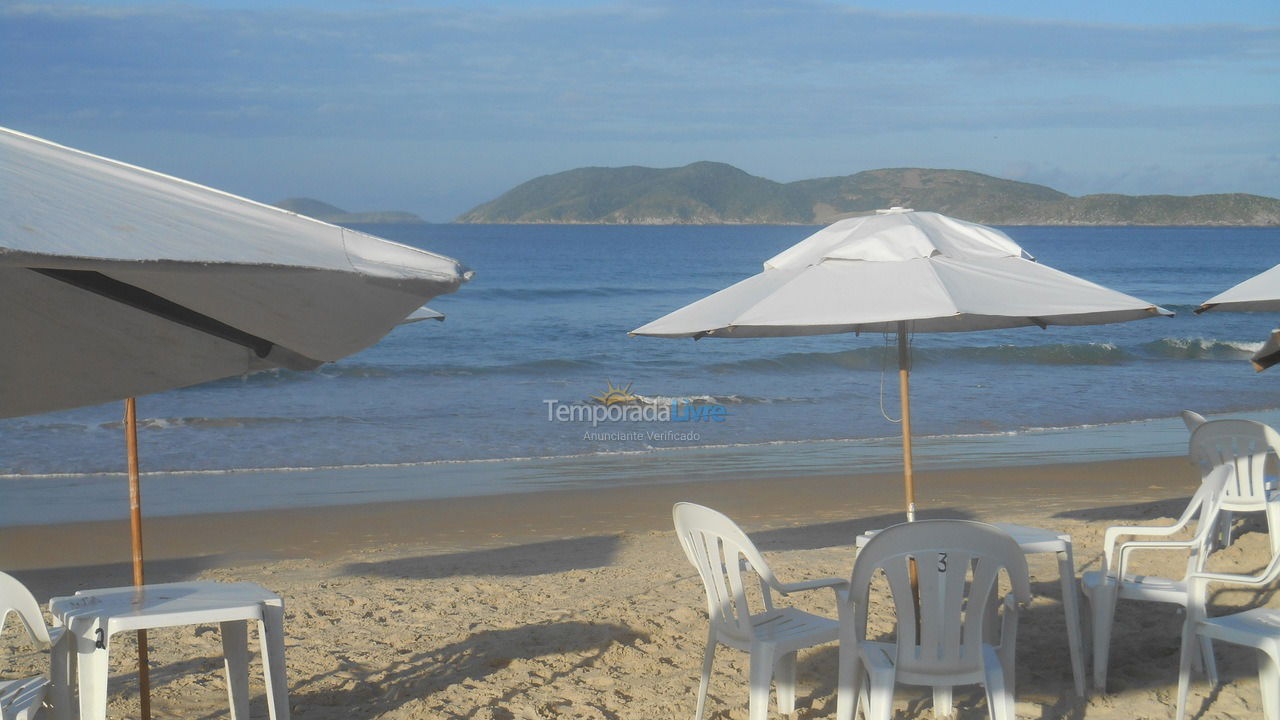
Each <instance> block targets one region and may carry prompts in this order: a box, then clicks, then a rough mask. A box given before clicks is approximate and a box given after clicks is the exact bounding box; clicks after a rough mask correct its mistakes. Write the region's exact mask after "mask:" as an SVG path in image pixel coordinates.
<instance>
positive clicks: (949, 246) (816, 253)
mask: <svg viewBox="0 0 1280 720" xmlns="http://www.w3.org/2000/svg"><path fill="white" fill-rule="evenodd" d="M1157 315H1166V316H1172V315H1173V313H1171V312H1169V311H1168V310H1165V309H1163V308H1160V307H1157V306H1155V305H1153V304H1151V303H1149V302H1146V301H1143V300H1139V299H1138V298H1135V297H1131V296H1129V295H1125V294H1123V293H1119V292H1116V291H1114V290H1110V289H1107V288H1105V287H1102V286H1101V285H1097V284H1095V283H1091V282H1089V281H1087V280H1082V279H1081V278H1078V277H1075V276H1073V275H1069V274H1067V273H1064V272H1060V271H1058V270H1054V269H1053V268H1050V267H1046V266H1044V265H1041V264H1039V263H1037V262H1035V258H1033V257H1031V256H1030V255H1029V254H1027V252H1026V251H1024V250H1023V249H1022V248H1020V247H1019V246H1018V245H1017V244H1016V243H1015V242H1013V240H1012V239H1010V238H1009V236H1007V235H1005V234H1004V233H1002V232H1000V231H999V230H995V229H993V228H990V227H986V226H984V225H978V224H976V223H970V222H965V221H963V220H957V219H955V218H951V217H947V216H945V215H939V214H937V213H931V212H915V211H912V210H907V209H903V208H893V209H891V210H887V211H879V213H878V214H876V215H872V216H867V217H858V218H850V219H847V220H841V221H840V222H837V223H835V224H833V225H831V226H829V227H826V228H824V229H822V230H820V231H818V232H816V233H814V234H813V235H811V236H809V237H808V238H806V239H805V240H803V241H801V242H800V243H798V244H797V245H795V246H793V247H791V248H789V249H787V250H785V251H783V252H781V253H779V254H778V255H776V256H775V257H773V258H772V259H770V260H768V261H767V262H765V264H764V271H763V272H761V273H759V274H757V275H753V276H752V277H749V278H747V279H746V280H743V281H741V282H739V283H737V284H735V285H732V286H730V287H728V288H725V289H724V290H721V291H720V292H717V293H715V294H713V295H710V296H708V297H705V298H703V299H701V300H698V301H697V302H694V303H692V304H690V305H687V306H685V307H683V308H680V309H679V310H676V311H675V312H673V313H671V314H669V315H666V316H664V317H661V318H659V319H657V320H654V321H653V322H651V323H649V324H647V325H644V326H642V327H639V328H636V329H635V330H632V331H631V334H633V335H652V336H655V337H672V338H682V337H684V338H687V337H691V338H694V339H697V338H702V337H730V338H745V337H779V336H789V335H820V334H826V333H844V332H853V333H861V332H876V333H880V332H895V333H897V335H898V348H899V355H898V359H899V370H900V389H901V392H902V416H903V419H902V425H903V428H902V430H903V463H904V474H905V479H906V485H907V489H906V493H907V513H908V518H914V515H915V512H914V510H915V492H914V485H913V481H912V469H911V425H910V406H909V392H908V391H909V385H908V376H909V354H908V350H907V339H908V337H909V336H910V335H911V334H912V333H917V332H964V331H971V330H993V329H997V328H1010V327H1019V326H1024V325H1037V326H1039V327H1042V328H1043V327H1047V326H1049V325H1096V324H1102V323H1113V322H1124V321H1127V320H1140V319H1143V318H1148V317H1155V316H1157Z"/></svg>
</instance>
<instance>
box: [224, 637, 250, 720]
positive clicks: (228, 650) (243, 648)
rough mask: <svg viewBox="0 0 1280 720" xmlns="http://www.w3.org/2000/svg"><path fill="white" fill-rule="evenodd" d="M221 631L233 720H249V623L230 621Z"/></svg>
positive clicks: (228, 696)
mask: <svg viewBox="0 0 1280 720" xmlns="http://www.w3.org/2000/svg"><path fill="white" fill-rule="evenodd" d="M220 630H221V634H222V665H223V668H225V669H226V672H227V699H228V700H229V701H230V704H231V720H249V623H247V622H245V621H244V620H230V621H228V622H224V623H222V624H221V625H220Z"/></svg>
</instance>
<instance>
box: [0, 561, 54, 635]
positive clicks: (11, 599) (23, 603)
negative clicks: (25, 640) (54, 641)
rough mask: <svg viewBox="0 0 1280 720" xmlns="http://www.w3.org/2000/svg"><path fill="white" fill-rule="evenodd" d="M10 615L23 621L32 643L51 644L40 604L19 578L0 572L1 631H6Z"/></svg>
mask: <svg viewBox="0 0 1280 720" xmlns="http://www.w3.org/2000/svg"><path fill="white" fill-rule="evenodd" d="M10 613H15V614H17V616H18V618H19V619H21V620H22V624H23V626H25V627H26V628H27V635H29V636H30V637H31V640H32V641H34V642H36V643H39V644H41V645H48V644H49V628H48V627H46V626H45V624H44V615H41V614H40V604H39V603H37V602H36V599H35V597H34V596H32V594H31V592H30V591H29V590H27V586H25V585H23V584H22V583H20V582H18V580H17V578H15V577H13V576H12V575H8V574H6V573H2V572H0V630H4V626H5V623H6V622H8V620H9V614H10Z"/></svg>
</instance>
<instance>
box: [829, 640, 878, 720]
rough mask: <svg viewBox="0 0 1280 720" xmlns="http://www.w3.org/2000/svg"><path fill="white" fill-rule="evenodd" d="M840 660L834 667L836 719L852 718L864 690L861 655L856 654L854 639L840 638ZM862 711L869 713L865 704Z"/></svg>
mask: <svg viewBox="0 0 1280 720" xmlns="http://www.w3.org/2000/svg"><path fill="white" fill-rule="evenodd" d="M839 656H840V662H839V664H838V665H837V669H836V720H853V719H854V717H856V716H857V714H858V706H859V705H860V704H862V696H863V694H864V693H865V692H866V689H865V687H864V686H865V683H863V681H862V676H863V673H864V672H865V671H864V670H863V669H862V657H861V656H860V655H858V644H857V641H855V640H850V639H847V638H845V637H843V636H842V637H841V638H840V648H839ZM862 709H863V712H865V713H870V709H869V708H868V706H867V705H862Z"/></svg>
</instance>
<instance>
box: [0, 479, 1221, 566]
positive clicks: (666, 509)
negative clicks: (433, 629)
mask: <svg viewBox="0 0 1280 720" xmlns="http://www.w3.org/2000/svg"><path fill="white" fill-rule="evenodd" d="M916 479H917V488H918V503H919V504H920V506H921V515H922V516H924V517H935V516H943V517H945V516H951V517H955V516H958V515H967V514H975V513H978V514H988V513H989V512H990V511H991V509H992V508H989V507H986V506H987V505H989V504H990V503H996V506H997V507H999V508H1003V509H1005V510H1008V511H1009V512H1022V513H1027V512H1044V511H1046V510H1048V509H1051V508H1055V507H1062V508H1069V507H1072V506H1077V505H1079V504H1080V503H1081V502H1082V501H1084V500H1085V499H1087V500H1088V502H1090V503H1092V504H1102V505H1106V504H1123V503H1127V502H1131V501H1132V500H1133V499H1134V496H1135V494H1138V493H1139V491H1142V492H1141V494H1142V495H1145V496H1148V497H1147V498H1146V499H1148V500H1152V501H1155V500H1165V499H1169V498H1175V497H1184V496H1187V495H1189V494H1190V493H1191V492H1192V491H1194V487H1195V485H1194V483H1195V481H1196V479H1197V474H1196V472H1195V469H1194V468H1193V467H1192V466H1191V464H1190V462H1189V461H1188V460H1187V459H1186V457H1185V456H1175V457H1157V458H1139V459H1127V460H1108V461H1101V462H1085V463H1059V464H1048V465H1037V466H1016V467H992V468H973V469H963V470H935V471H925V472H917V473H916ZM680 500H688V501H692V502H700V503H705V504H709V505H712V506H715V507H717V508H721V509H722V510H723V512H725V513H727V514H729V515H731V516H733V517H736V518H739V521H740V522H741V523H742V525H743V527H744V528H746V529H748V530H749V531H750V530H753V529H759V528H768V527H776V526H779V525H792V524H796V523H806V522H830V521H838V520H850V521H852V520H856V519H859V518H867V517H872V518H876V519H877V520H878V521H879V522H880V523H881V524H884V523H891V522H896V521H895V520H893V517H895V516H899V515H901V512H902V511H901V507H902V504H903V499H902V476H901V474H900V473H884V472H880V473H870V474H857V475H848V474H844V475H805V476H791V477H787V476H779V477H772V478H743V479H722V480H700V481H693V482H681V481H679V480H677V479H673V480H672V481H671V482H667V483H655V484H644V485H634V486H622V487H597V488H588V489H583V488H574V489H564V490H541V491H535V492H523V493H503V494H493V495H480V496H469V497H453V498H436V499H422V500H413V501H395V502H376V503H358V504H349V505H337V506H322V507H302V508H281V509H266V510H253V511H247V512H230V513H203V514H190V515H169V516H147V515H146V513H145V505H144V519H143V528H144V530H143V532H144V543H145V545H144V547H145V553H146V557H147V558H148V561H149V564H150V566H152V567H154V568H156V572H157V573H158V574H157V575H155V576H154V577H153V578H152V580H151V581H152V582H161V581H163V578H165V577H169V576H170V575H173V576H175V577H176V576H181V575H183V574H185V573H189V572H195V571H198V570H201V569H206V568H211V567H225V566H228V565H234V564H238V563H243V562H247V561H271V560H279V559H286V558H309V559H324V560H327V559H332V558H334V557H337V556H340V555H343V554H347V553H354V552H363V551H369V550H380V551H388V549H389V548H394V547H398V546H410V545H412V546H423V545H427V546H431V547H432V548H436V549H439V550H440V551H441V552H455V551H464V550H471V549H477V548H489V547H497V546H507V545H514V544H525V543H530V542H545V541H553V540H564V539H567V538H575V537H601V536H612V535H620V534H627V533H645V532H654V531H666V530H669V527H668V526H669V525H670V524H671V520H670V510H671V505H672V504H674V503H675V502H677V501H680ZM144 502H145V500H144ZM868 527H875V524H874V523H873V524H872V525H869V526H868ZM112 538H115V539H116V540H115V541H112V540H111V539H112ZM851 540H852V538H850V541H851ZM129 557H130V555H129V528H128V521H127V520H108V521H93V522H77V523H62V524H51V525H16V526H9V527H0V567H3V568H5V569H6V570H10V571H14V572H15V573H16V574H18V575H19V576H20V577H24V576H29V575H28V574H29V573H35V574H39V575H46V576H56V575H63V574H65V573H67V572H74V571H81V572H84V571H88V570H91V569H94V568H97V571H95V572H92V573H88V574H91V575H103V574H106V575H110V574H112V573H114V572H117V571H118V572H119V573H120V575H119V577H118V578H117V581H116V582H111V581H108V584H122V583H127V582H128V581H129V578H128V568H127V565H128V562H129ZM104 580H105V578H104ZM98 584H99V585H101V584H102V583H101V581H99V582H98ZM78 586H80V587H87V586H88V585H86V584H84V583H78Z"/></svg>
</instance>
